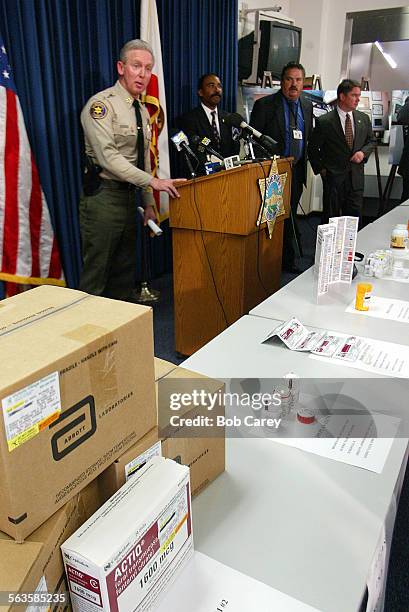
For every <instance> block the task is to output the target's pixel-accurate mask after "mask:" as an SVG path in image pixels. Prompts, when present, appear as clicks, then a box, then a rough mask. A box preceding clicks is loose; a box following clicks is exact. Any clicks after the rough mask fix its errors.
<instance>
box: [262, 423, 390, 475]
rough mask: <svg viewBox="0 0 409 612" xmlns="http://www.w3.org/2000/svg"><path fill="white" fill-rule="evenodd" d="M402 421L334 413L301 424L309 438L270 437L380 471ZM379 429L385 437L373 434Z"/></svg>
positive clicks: (336, 459) (341, 460) (372, 470)
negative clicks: (309, 422)
mask: <svg viewBox="0 0 409 612" xmlns="http://www.w3.org/2000/svg"><path fill="white" fill-rule="evenodd" d="M399 423H400V419H398V418H396V417H392V416H387V415H383V414H376V415H375V414H372V415H351V414H346V415H343V414H334V415H328V416H326V417H321V418H320V420H319V422H316V423H314V424H312V425H302V424H300V425H298V431H299V432H300V433H299V435H300V436H301V435H302V436H309V437H302V438H301V437H299V438H295V437H294V438H288V437H287V438H279V437H275V438H270V439H271V440H272V441H273V442H279V443H280V444H284V445H286V446H293V447H295V448H299V449H300V450H303V451H306V452H308V453H313V454H314V455H320V456H321V457H326V458H327V459H333V460H334V461H340V462H341V463H347V464H348V465H354V466H355V467H359V468H363V469H365V470H369V471H370V472H376V473H378V474H380V473H381V472H382V470H383V468H384V465H385V462H386V459H387V457H388V454H389V451H390V449H391V446H392V443H393V439H394V437H395V436H396V433H397V430H398V427H399ZM376 431H381V432H382V435H383V436H385V437H382V438H376V437H374V436H375V435H376ZM323 436H327V437H323Z"/></svg>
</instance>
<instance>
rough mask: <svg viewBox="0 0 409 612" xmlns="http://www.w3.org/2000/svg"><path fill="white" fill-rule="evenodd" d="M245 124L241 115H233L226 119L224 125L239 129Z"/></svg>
mask: <svg viewBox="0 0 409 612" xmlns="http://www.w3.org/2000/svg"><path fill="white" fill-rule="evenodd" d="M243 122H244V119H243V117H242V116H241V115H240V114H239V113H231V114H230V115H227V117H225V118H224V123H225V124H226V125H230V126H232V127H236V128H239V127H240V126H241V124H242V123H243Z"/></svg>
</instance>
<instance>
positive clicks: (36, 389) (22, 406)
mask: <svg viewBox="0 0 409 612" xmlns="http://www.w3.org/2000/svg"><path fill="white" fill-rule="evenodd" d="M1 406H2V412H3V419H4V426H5V430H6V438H7V445H8V449H9V452H11V451H12V450H14V449H16V448H18V447H19V446H20V445H21V444H24V442H27V440H30V439H31V438H33V437H34V436H36V435H37V434H38V433H39V432H40V431H42V430H43V429H45V428H46V427H47V426H48V425H49V424H50V423H52V422H53V421H55V420H56V419H58V417H59V416H60V412H61V397H60V384H59V379H58V372H52V373H51V374H48V375H47V376H44V378H41V379H40V380H38V381H36V382H35V383H32V384H31V385H28V386H27V387H24V389H20V390H19V391H16V392H15V393H12V394H11V395H8V396H7V397H5V398H4V399H3V400H2V402H1Z"/></svg>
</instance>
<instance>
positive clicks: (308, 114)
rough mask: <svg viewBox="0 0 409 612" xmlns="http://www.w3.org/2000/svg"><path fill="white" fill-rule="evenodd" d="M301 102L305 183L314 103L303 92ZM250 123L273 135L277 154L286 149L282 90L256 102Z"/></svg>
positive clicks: (282, 152) (262, 131) (257, 128)
mask: <svg viewBox="0 0 409 612" xmlns="http://www.w3.org/2000/svg"><path fill="white" fill-rule="evenodd" d="M299 100H300V103H301V108H302V112H303V116H304V153H303V159H304V179H303V180H304V183H305V181H306V176H307V143H308V139H309V137H310V133H311V130H312V104H311V102H310V101H309V100H307V98H305V97H304V95H303V94H301V95H300V98H299ZM250 125H252V126H253V127H255V128H256V130H258V131H259V132H261V133H262V134H266V135H267V136H271V138H274V140H276V141H277V143H278V145H277V155H284V151H285V115H284V96H283V94H282V93H281V89H280V91H278V92H277V93H275V94H271V95H270V96H264V97H263V98H260V99H259V100H257V101H256V102H255V103H254V106H253V111H252V113H251V117H250Z"/></svg>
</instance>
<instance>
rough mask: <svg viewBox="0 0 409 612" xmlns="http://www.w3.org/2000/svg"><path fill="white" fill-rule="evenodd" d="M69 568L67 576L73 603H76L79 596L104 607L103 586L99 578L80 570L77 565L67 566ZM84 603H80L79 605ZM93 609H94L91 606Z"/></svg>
mask: <svg viewBox="0 0 409 612" xmlns="http://www.w3.org/2000/svg"><path fill="white" fill-rule="evenodd" d="M66 569H67V578H68V584H69V589H70V593H71V597H72V598H73V604H74V605H75V603H76V602H75V600H76V597H75V596H78V597H80V598H81V599H85V600H86V601H89V602H90V603H92V604H95V605H96V606H98V607H99V608H102V599H101V587H100V583H99V580H98V579H97V578H95V577H94V576H90V575H89V574H85V573H84V572H80V571H79V570H78V569H76V568H75V567H72V566H71V565H67V566H66ZM81 605H82V604H79V607H80V606H81ZM91 609H94V608H93V607H92V606H91Z"/></svg>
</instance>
